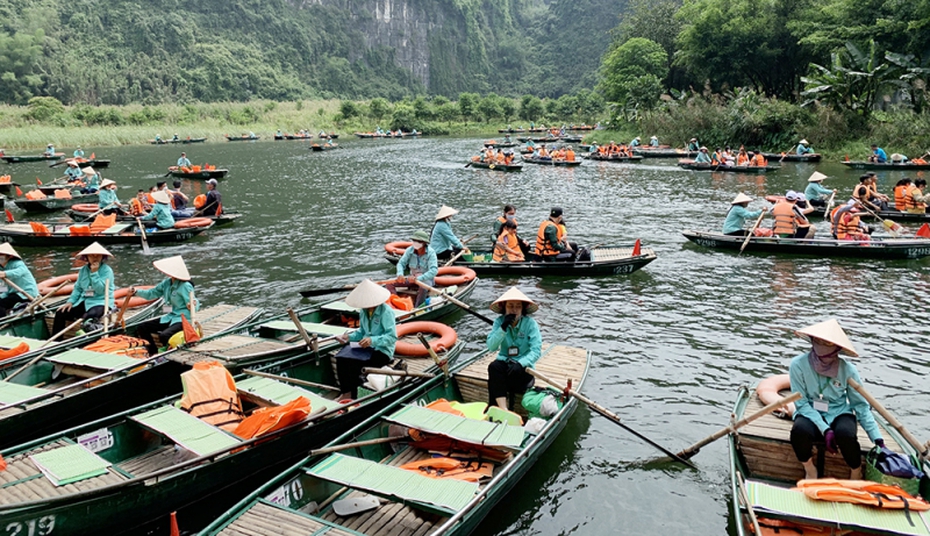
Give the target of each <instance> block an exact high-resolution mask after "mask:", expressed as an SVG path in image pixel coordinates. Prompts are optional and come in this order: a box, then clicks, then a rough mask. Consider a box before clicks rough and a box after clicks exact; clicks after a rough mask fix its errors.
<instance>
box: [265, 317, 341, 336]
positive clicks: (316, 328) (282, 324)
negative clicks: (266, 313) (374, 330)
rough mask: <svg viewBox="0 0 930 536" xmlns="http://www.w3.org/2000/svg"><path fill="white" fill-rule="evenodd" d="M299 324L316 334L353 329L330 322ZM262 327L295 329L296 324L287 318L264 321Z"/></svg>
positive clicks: (337, 332) (308, 331)
mask: <svg viewBox="0 0 930 536" xmlns="http://www.w3.org/2000/svg"><path fill="white" fill-rule="evenodd" d="M300 325H302V326H303V327H304V329H305V330H307V333H310V334H313V333H316V334H318V335H342V334H343V333H345V332H347V331H353V330H352V329H351V328H347V327H345V326H333V325H330V324H320V323H318V322H301V323H300ZM262 327H263V328H268V329H274V330H278V331H293V332H296V331H297V326H295V325H294V323H293V322H290V321H288V320H276V321H274V322H266V323H265V324H262Z"/></svg>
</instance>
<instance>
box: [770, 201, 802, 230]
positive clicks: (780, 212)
mask: <svg viewBox="0 0 930 536" xmlns="http://www.w3.org/2000/svg"><path fill="white" fill-rule="evenodd" d="M772 216H773V217H774V218H775V226H774V227H773V229H772V231H773V232H774V233H775V234H777V235H780V234H787V235H794V233H795V231H797V220H796V219H795V214H794V205H793V204H792V203H789V202H787V201H784V200H783V201H779V202H778V203H775V206H774V207H772Z"/></svg>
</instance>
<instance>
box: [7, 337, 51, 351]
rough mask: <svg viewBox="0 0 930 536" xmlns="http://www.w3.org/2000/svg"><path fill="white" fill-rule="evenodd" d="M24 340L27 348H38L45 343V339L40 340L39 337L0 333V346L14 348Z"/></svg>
mask: <svg viewBox="0 0 930 536" xmlns="http://www.w3.org/2000/svg"><path fill="white" fill-rule="evenodd" d="M21 342H25V343H26V344H28V345H29V350H38V349H39V348H41V347H42V345H43V344H45V341H40V340H39V339H30V338H28V337H17V336H15V335H2V334H0V348H6V349H7V350H9V349H10V348H16V347H17V346H19V343H21Z"/></svg>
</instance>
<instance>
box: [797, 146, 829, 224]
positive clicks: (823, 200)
mask: <svg viewBox="0 0 930 536" xmlns="http://www.w3.org/2000/svg"><path fill="white" fill-rule="evenodd" d="M801 141H805V140H801ZM826 178H827V176H826V175H824V174H823V173H820V172H819V171H815V172H814V173H813V174H811V176H810V178H808V179H807V188H805V189H804V197H806V198H807V202H808V203H809V204H810V205H812V206H815V207H825V206H827V198H828V197H830V196H831V195H835V194H836V189H835V188H834V189H833V190H830V189H827V188H824V187H823V185H822V184H821V183H822V182H823V180H824V179H826Z"/></svg>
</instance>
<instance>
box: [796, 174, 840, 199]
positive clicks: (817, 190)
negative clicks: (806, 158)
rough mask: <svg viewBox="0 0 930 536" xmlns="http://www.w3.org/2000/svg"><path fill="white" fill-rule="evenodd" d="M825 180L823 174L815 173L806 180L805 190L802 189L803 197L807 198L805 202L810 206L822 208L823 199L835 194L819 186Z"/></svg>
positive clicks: (834, 191) (833, 191)
mask: <svg viewBox="0 0 930 536" xmlns="http://www.w3.org/2000/svg"><path fill="white" fill-rule="evenodd" d="M826 178H827V176H826V175H824V174H823V173H820V172H818V171H815V172H814V173H813V174H812V175H811V176H810V178H809V179H807V188H805V189H804V197H806V198H807V202H808V203H810V204H811V205H813V206H818V207H822V206H824V205H826V203H825V202H824V198H825V197H829V196H831V195H833V194H834V193H836V190H830V189H828V188H824V186H823V185H822V184H820V183H821V182H823V180H824V179H826Z"/></svg>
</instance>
